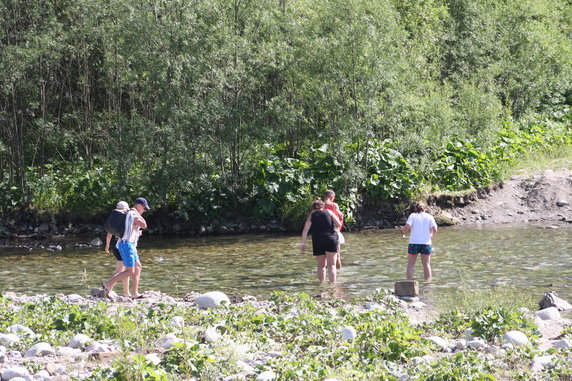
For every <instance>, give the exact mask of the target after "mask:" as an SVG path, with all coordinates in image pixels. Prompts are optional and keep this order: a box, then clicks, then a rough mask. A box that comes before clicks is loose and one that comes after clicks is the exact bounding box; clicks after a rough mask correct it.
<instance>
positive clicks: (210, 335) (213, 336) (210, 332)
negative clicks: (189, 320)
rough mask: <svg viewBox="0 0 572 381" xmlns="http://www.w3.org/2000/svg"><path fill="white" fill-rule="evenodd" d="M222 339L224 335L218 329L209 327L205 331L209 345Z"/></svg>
mask: <svg viewBox="0 0 572 381" xmlns="http://www.w3.org/2000/svg"><path fill="white" fill-rule="evenodd" d="M221 337H222V335H221V334H220V332H219V331H218V330H217V329H216V328H213V327H209V328H207V329H206V330H205V341H206V342H207V343H212V342H213V341H217V340H220V338H221Z"/></svg>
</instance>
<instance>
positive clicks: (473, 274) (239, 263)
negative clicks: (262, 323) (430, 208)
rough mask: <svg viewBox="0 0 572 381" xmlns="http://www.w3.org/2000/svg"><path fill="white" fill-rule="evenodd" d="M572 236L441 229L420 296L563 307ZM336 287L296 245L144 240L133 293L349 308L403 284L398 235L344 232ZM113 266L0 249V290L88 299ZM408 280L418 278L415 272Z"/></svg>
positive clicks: (101, 260) (570, 289)
mask: <svg viewBox="0 0 572 381" xmlns="http://www.w3.org/2000/svg"><path fill="white" fill-rule="evenodd" d="M571 233H572V227H571V226H562V227H561V228H559V229H545V228H544V227H543V226H539V225H532V224H523V225H477V226H471V227H451V228H442V229H441V230H440V232H439V234H438V236H437V237H436V238H435V240H434V242H433V243H434V249H435V255H434V257H433V258H432V267H433V272H434V281H433V283H432V284H430V285H423V284H422V286H421V290H422V293H423V294H424V295H425V296H429V297H430V296H432V295H441V294H447V293H451V292H452V291H453V290H455V289H456V288H458V287H459V286H461V285H463V284H470V285H471V287H477V288H478V287H491V286H496V287H503V286H511V287H517V288H520V289H522V291H523V292H527V293H532V294H533V295H534V297H535V298H538V299H540V297H541V296H542V294H543V293H544V292H548V291H552V290H554V291H556V292H557V293H558V295H560V297H562V298H564V299H566V300H569V301H570V300H572V250H571V248H572V234H571ZM345 236H346V244H345V245H343V246H342V260H343V262H344V263H347V265H345V266H344V267H343V269H342V270H341V272H340V275H339V282H338V284H337V285H335V286H333V285H320V284H318V283H317V282H316V280H315V261H314V258H313V257H312V255H311V254H310V253H305V254H302V253H300V252H299V246H298V243H299V236H297V235H296V236H293V235H242V236H224V237H207V238H176V237H175V238H174V237H143V238H142V239H141V242H140V246H139V249H140V257H141V260H142V263H143V273H142V277H141V289H143V290H145V289H153V290H160V291H162V292H165V293H167V294H170V295H174V296H184V295H185V294H186V293H187V292H190V291H196V292H207V291H213V290H218V291H223V292H225V293H227V294H229V295H234V296H238V295H247V294H250V295H255V296H257V297H262V298H265V297H268V295H270V294H271V293H272V292H273V291H279V290H280V291H285V292H306V293H308V294H310V295H322V294H324V293H326V295H327V294H328V293H330V294H331V295H333V296H334V297H340V298H344V299H352V298H355V297H358V296H365V295H367V294H369V293H371V292H372V291H373V290H375V289H376V288H379V287H385V288H390V289H392V288H393V284H394V282H395V281H397V280H402V279H403V277H404V272H405V265H406V260H407V259H406V254H405V250H406V246H407V240H406V239H403V238H402V237H401V234H399V233H398V231H397V230H376V231H364V232H357V233H345ZM114 262H115V261H114V258H113V257H112V256H111V255H109V254H106V253H105V252H104V251H103V250H102V249H101V248H76V247H73V246H71V245H68V246H66V248H65V250H63V251H60V252H45V251H40V250H36V251H31V252H28V251H27V250H25V249H5V248H2V249H0V290H3V291H15V292H18V293H25V294H38V293H50V294H51V293H80V294H87V293H88V292H89V288H90V287H97V285H99V284H100V283H101V281H102V280H105V279H107V278H109V277H110V276H111V274H112V272H113V269H114V267H115V263H114ZM415 270H416V273H415V275H416V277H418V278H420V277H422V268H421V264H420V263H418V264H417V267H416V269H415Z"/></svg>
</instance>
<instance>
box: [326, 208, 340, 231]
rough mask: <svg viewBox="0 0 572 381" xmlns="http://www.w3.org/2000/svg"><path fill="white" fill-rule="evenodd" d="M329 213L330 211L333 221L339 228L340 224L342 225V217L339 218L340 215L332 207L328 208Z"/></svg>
mask: <svg viewBox="0 0 572 381" xmlns="http://www.w3.org/2000/svg"><path fill="white" fill-rule="evenodd" d="M327 210H328V213H330V216H332V221H334V226H335V227H337V228H339V227H340V226H342V223H341V222H340V219H339V218H338V216H336V214H335V213H334V212H332V211H331V210H330V209H327Z"/></svg>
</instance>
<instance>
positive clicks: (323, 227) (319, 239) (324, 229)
mask: <svg viewBox="0 0 572 381" xmlns="http://www.w3.org/2000/svg"><path fill="white" fill-rule="evenodd" d="M339 227H340V220H339V219H338V217H336V215H335V214H334V213H333V212H332V211H331V210H327V209H324V201H322V200H320V199H319V198H318V199H315V200H314V201H313V202H312V211H311V212H310V215H309V216H308V218H307V219H306V223H305V224H304V230H303V231H302V242H301V244H300V250H301V251H302V252H304V251H305V250H306V239H307V238H308V232H309V231H310V228H312V251H313V254H314V256H315V257H316V273H317V275H318V280H319V281H320V282H323V281H324V280H325V279H326V266H327V269H328V279H329V280H330V283H336V280H337V271H336V257H337V251H338V234H337V233H336V231H335V228H339Z"/></svg>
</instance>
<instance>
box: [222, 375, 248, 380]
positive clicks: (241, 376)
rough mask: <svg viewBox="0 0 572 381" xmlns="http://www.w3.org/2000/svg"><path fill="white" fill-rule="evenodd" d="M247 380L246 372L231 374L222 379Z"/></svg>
mask: <svg viewBox="0 0 572 381" xmlns="http://www.w3.org/2000/svg"><path fill="white" fill-rule="evenodd" d="M243 380H246V376H245V375H244V374H231V375H230V376H227V377H225V378H223V379H222V381H243Z"/></svg>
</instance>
